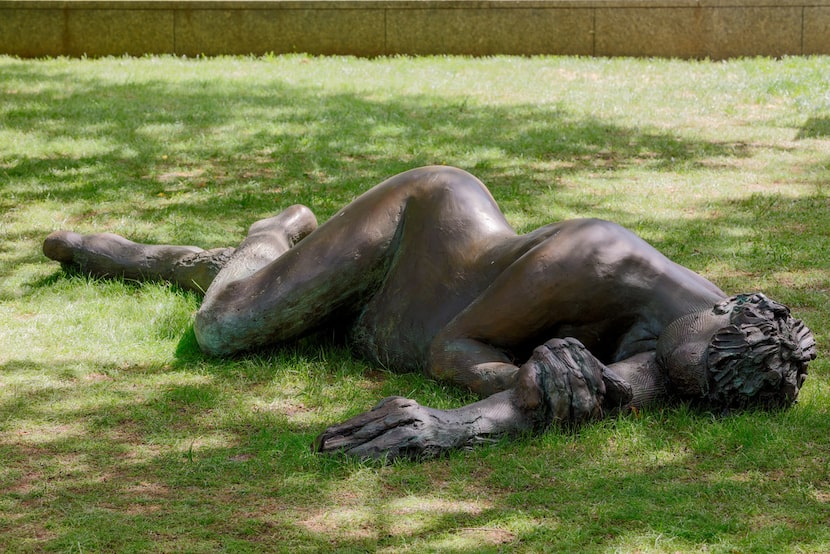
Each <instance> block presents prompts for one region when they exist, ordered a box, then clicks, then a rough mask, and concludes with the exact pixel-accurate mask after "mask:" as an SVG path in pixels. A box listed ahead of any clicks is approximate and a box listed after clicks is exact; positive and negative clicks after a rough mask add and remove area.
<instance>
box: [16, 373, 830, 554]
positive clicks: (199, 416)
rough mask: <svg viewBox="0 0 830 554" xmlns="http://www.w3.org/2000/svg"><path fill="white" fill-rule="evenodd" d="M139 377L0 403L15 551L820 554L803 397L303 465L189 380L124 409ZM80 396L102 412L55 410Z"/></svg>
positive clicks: (306, 455) (286, 445)
mask: <svg viewBox="0 0 830 554" xmlns="http://www.w3.org/2000/svg"><path fill="white" fill-rule="evenodd" d="M17 371H28V372H34V373H38V372H44V373H46V372H49V373H50V374H55V372H57V373H59V374H60V373H64V374H65V380H66V381H69V380H71V379H72V371H71V367H68V368H65V369H64V370H63V371H61V368H55V367H52V366H49V367H47V366H45V365H43V366H40V365H38V364H34V363H31V362H26V363H17V362H9V363H5V364H3V365H2V367H0V375H8V374H10V373H13V372H17ZM101 371H102V374H106V373H108V372H112V373H117V372H118V371H120V372H122V374H123V371H124V370H123V369H119V368H116V367H112V368H101ZM141 371H148V372H150V373H156V372H157V371H158V369H157V368H134V369H133V370H132V371H131V373H130V375H123V381H122V380H121V379H119V378H115V379H113V380H100V381H95V380H76V381H75V382H74V384H73V386H62V387H52V388H50V389H49V390H41V391H37V392H35V393H31V394H30V393H21V396H20V397H18V398H17V399H15V400H14V401H13V402H7V403H4V404H3V405H2V406H0V418H2V421H4V422H6V424H8V423H9V422H11V421H17V422H24V423H25V425H24V426H23V427H22V428H23V429H25V431H21V432H20V433H21V434H19V435H18V436H17V437H15V439H14V440H4V441H2V442H0V455H2V457H3V460H4V472H3V474H2V486H3V490H4V491H5V492H4V502H5V504H4V511H5V514H6V515H13V519H11V520H9V519H4V520H0V531H2V532H3V533H4V535H6V536H7V538H11V539H12V541H13V542H12V543H11V544H12V545H18V546H22V545H25V541H23V540H22V539H23V537H22V536H21V532H22V533H23V534H25V533H26V532H31V531H34V530H38V533H40V541H39V542H38V543H31V545H32V546H33V548H32V550H43V549H45V550H53V549H54V550H61V549H69V548H77V547H78V546H80V547H83V549H84V550H105V551H114V550H124V549H133V550H136V549H139V550H141V549H152V550H159V549H160V550H164V549H166V548H168V547H170V548H173V547H175V546H177V545H178V546H179V547H182V545H186V547H187V548H186V549H189V550H228V549H230V550H235V551H248V550H251V551H319V552H328V551H343V550H344V549H346V550H348V549H354V550H367V549H368V550H374V549H377V548H384V547H386V548H392V549H394V548H399V547H400V548H403V547H407V546H414V547H416V548H418V549H419V551H441V552H459V553H461V552H482V551H483V552H487V551H491V550H492V551H498V549H499V548H500V547H502V548H509V547H511V546H515V547H521V545H522V544H527V545H540V544H544V545H546V547H547V548H549V549H550V550H553V551H581V552H602V551H607V549H608V548H614V547H616V548H622V549H625V545H626V544H627V543H626V541H627V540H632V541H636V540H638V539H641V538H643V537H646V538H648V537H650V538H652V539H653V540H655V541H664V544H666V546H667V548H674V549H678V550H683V549H686V548H689V549H691V548H694V547H699V546H700V545H703V544H709V545H712V544H721V543H730V544H742V545H744V546H747V547H749V546H751V545H753V544H762V545H764V551H766V552H788V551H791V550H792V548H796V547H804V548H806V549H807V550H810V545H821V544H826V541H827V540H830V537H828V535H827V531H826V528H825V527H824V526H823V525H821V524H820V522H821V521H826V517H827V516H828V515H830V507H828V505H827V502H826V498H824V497H823V496H822V494H821V491H820V489H819V490H818V492H816V491H813V489H812V488H811V487H805V485H804V483H805V482H806V483H809V482H811V481H812V480H814V478H815V476H816V475H822V474H824V473H825V472H826V460H824V459H823V458H822V456H821V455H820V452H819V451H817V450H816V448H820V445H822V444H824V441H825V440H826V434H827V433H828V431H830V430H828V419H827V409H826V406H822V405H820V403H816V402H814V403H811V404H810V405H807V406H802V407H798V408H796V409H795V410H791V411H788V412H780V413H772V414H739V415H736V416H733V417H729V418H724V419H712V418H711V416H708V415H706V414H697V413H693V412H689V411H686V410H684V409H683V408H677V409H672V410H661V409H654V410H647V411H645V412H644V413H642V414H641V415H639V416H637V417H633V416H632V417H625V418H621V419H619V420H609V421H606V422H603V423H600V424H597V425H594V426H589V427H587V428H585V429H584V430H583V431H582V432H581V433H579V434H575V435H574V434H567V433H562V432H559V431H555V430H554V431H550V432H548V433H547V434H545V435H542V436H538V437H528V438H523V439H519V440H516V441H513V442H511V443H509V444H508V443H501V444H498V445H495V446H493V447H482V448H479V449H476V450H475V451H473V452H467V453H455V454H453V455H451V456H450V457H449V458H446V459H441V460H436V461H430V462H425V463H423V464H411V463H402V464H397V465H395V466H392V467H380V466H376V465H373V464H369V465H364V464H358V463H355V462H353V461H349V460H338V459H332V458H320V457H317V456H314V455H312V454H311V453H310V452H309V450H308V444H309V442H310V440H311V436H312V435H311V434H310V433H309V429H308V428H306V427H303V426H297V425H294V424H292V423H291V422H290V419H285V418H267V417H265V418H264V417H261V416H256V415H251V416H247V417H244V418H243V419H239V418H238V417H230V418H221V417H218V418H213V420H212V423H210V424H207V423H206V422H207V421H208V420H207V419H206V417H205V414H206V413H208V412H222V411H223V410H227V409H229V408H230V406H227V405H226V403H227V401H228V399H227V398H226V397H224V396H223V394H222V392H221V390H220V389H219V388H217V387H214V386H211V385H209V384H184V385H177V386H171V387H166V388H164V389H163V390H161V391H159V392H158V393H157V394H154V395H152V396H150V397H148V396H145V395H144V393H141V394H135V395H131V394H130V392H131V391H134V390H135V389H136V385H137V384H138V383H136V381H135V379H134V377H135V374H136V372H141ZM138 388H141V387H140V386H139V387H138ZM90 393H93V396H94V397H95V398H99V399H100V398H101V397H102V396H104V395H106V396H107V397H108V398H109V400H107V401H101V402H100V403H99V405H97V406H93V405H90V404H88V403H87V404H84V405H81V406H77V405H75V406H73V407H68V406H72V398H73V397H74V396H76V395H78V394H82V395H84V396H86V397H89V395H90ZM505 449H509V450H510V456H508V457H507V459H505V453H504V450H505ZM793 460H798V463H797V464H793ZM781 481H784V482H787V481H790V482H791V483H792V485H791V486H787V485H784V486H782V484H781ZM813 492H815V494H813ZM701 499H703V500H701ZM332 506H337V510H335V511H333V510H332ZM43 521H49V522H50V524H49V526H48V527H46V528H43V527H42V522H43ZM194 522H198V528H195V527H194ZM505 528H513V529H514V530H513V531H506V530H505ZM500 530H501V532H500ZM183 538H184V540H185V542H176V541H177V540H181V539H183ZM24 550H25V549H24Z"/></svg>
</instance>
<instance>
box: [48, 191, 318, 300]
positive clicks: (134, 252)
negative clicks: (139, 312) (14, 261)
mask: <svg viewBox="0 0 830 554" xmlns="http://www.w3.org/2000/svg"><path fill="white" fill-rule="evenodd" d="M316 226H317V222H316V219H315V218H314V214H312V213H311V211H310V210H309V209H308V208H306V207H304V206H292V207H290V208H288V209H287V210H285V211H283V212H282V213H280V214H279V215H277V216H274V217H272V218H269V219H266V220H263V221H262V222H257V223H255V224H254V226H253V227H252V228H260V229H262V228H267V229H268V230H269V235H268V237H267V238H268V240H270V241H271V242H272V244H271V246H270V247H265V246H264V245H263V246H261V249H262V251H266V250H267V253H268V254H269V255H271V256H274V257H276V256H278V255H279V254H281V253H282V252H284V251H285V250H287V249H288V248H290V247H291V246H292V245H293V244H294V243H295V242H297V241H298V240H300V239H301V238H302V237H304V236H305V235H307V234H308V233H310V232H311V231H312V230H313V229H314V228H315V227H316ZM263 238H264V237H263ZM233 252H234V249H233V248H215V249H211V250H202V249H201V248H198V247H196V246H176V245H165V244H162V245H155V244H140V243H137V242H133V241H131V240H128V239H125V238H124V237H121V236H118V235H114V234H111V233H97V234H91V235H81V234H79V233H74V232H71V231H56V232H54V233H52V234H50V235H49V236H48V237H46V239H45V240H44V242H43V253H44V254H45V255H46V257H48V258H50V259H52V260H55V261H58V262H61V264H63V265H65V266H69V267H75V268H77V269H79V270H80V271H82V272H84V273H87V274H89V275H93V276H96V277H123V278H125V279H133V280H137V281H156V280H163V281H170V282H173V283H176V284H178V285H179V286H181V287H182V288H186V289H192V290H195V291H198V292H202V293H204V292H205V291H206V290H207V289H208V287H209V286H210V284H211V283H212V282H213V280H214V278H215V277H216V276H217V274H218V273H219V272H220V270H221V269H222V268H223V267H224V266H225V265H226V264H227V263H228V261H229V260H230V258H231V255H232V254H233ZM272 259H273V258H272Z"/></svg>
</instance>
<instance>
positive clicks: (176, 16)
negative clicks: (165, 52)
mask: <svg viewBox="0 0 830 554" xmlns="http://www.w3.org/2000/svg"><path fill="white" fill-rule="evenodd" d="M178 21H179V10H176V9H174V10H173V55H174V56H175V55H176V54H178V52H177V51H176V23H178Z"/></svg>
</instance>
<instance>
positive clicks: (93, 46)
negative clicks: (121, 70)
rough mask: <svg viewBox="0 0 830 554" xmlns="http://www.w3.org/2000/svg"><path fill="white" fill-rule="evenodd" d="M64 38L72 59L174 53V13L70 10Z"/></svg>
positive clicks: (65, 51)
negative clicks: (83, 56)
mask: <svg viewBox="0 0 830 554" xmlns="http://www.w3.org/2000/svg"><path fill="white" fill-rule="evenodd" d="M65 37H66V38H65V44H64V53H65V54H66V55H69V56H81V55H88V56H106V55H121V54H129V55H134V56H141V55H142V54H163V53H166V52H171V51H172V50H173V12H172V11H169V10H116V9H100V10H99V9H77V10H67V11H66V35H65Z"/></svg>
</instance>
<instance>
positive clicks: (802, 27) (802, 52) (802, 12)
mask: <svg viewBox="0 0 830 554" xmlns="http://www.w3.org/2000/svg"><path fill="white" fill-rule="evenodd" d="M806 11H807V6H801V55H802V56H803V55H804V16H805V15H806V13H805V12H806Z"/></svg>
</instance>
